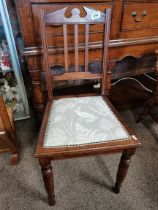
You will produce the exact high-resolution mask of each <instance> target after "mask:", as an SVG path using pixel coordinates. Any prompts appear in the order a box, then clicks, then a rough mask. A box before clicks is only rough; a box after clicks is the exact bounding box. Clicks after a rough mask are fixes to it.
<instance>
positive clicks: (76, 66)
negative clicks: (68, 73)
mask: <svg viewBox="0 0 158 210" xmlns="http://www.w3.org/2000/svg"><path fill="white" fill-rule="evenodd" d="M74 29H75V33H74V34H75V71H76V72H78V24H75V25H74Z"/></svg>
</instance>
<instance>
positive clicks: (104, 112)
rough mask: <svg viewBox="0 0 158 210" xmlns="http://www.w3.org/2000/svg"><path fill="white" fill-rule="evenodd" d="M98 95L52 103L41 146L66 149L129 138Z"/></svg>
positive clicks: (59, 100)
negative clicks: (66, 147)
mask: <svg viewBox="0 0 158 210" xmlns="http://www.w3.org/2000/svg"><path fill="white" fill-rule="evenodd" d="M129 138H130V135H129V133H128V132H127V131H126V129H125V128H124V127H123V125H122V124H121V123H120V121H119V120H118V119H117V117H116V116H115V115H114V114H113V112H112V111H111V109H110V108H109V106H108V105H107V103H106V102H105V101H104V100H103V98H102V97H101V96H90V97H77V98H64V99H58V100H54V101H53V103H52V107H51V110H50V115H49V120H48V124H47V128H46V134H45V140H44V147H65V146H76V145H84V144H91V143H101V142H109V141H121V140H126V139H129Z"/></svg>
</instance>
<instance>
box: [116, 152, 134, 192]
mask: <svg viewBox="0 0 158 210" xmlns="http://www.w3.org/2000/svg"><path fill="white" fill-rule="evenodd" d="M134 153H135V149H130V150H126V151H125V152H123V153H122V156H121V160H120V163H119V167H118V171H117V176H116V183H115V187H114V191H115V193H119V192H120V188H121V186H122V183H123V181H124V179H125V177H126V175H127V171H128V168H129V164H130V162H131V157H132V155H133V154H134Z"/></svg>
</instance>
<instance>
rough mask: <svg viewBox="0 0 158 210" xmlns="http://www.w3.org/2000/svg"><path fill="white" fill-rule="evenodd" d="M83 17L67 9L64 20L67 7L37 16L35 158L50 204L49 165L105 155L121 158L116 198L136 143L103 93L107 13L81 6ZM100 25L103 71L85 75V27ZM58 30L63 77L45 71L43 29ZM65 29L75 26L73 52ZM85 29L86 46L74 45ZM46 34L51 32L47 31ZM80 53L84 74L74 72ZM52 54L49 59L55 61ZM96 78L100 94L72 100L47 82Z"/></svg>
mask: <svg viewBox="0 0 158 210" xmlns="http://www.w3.org/2000/svg"><path fill="white" fill-rule="evenodd" d="M82 9H84V11H85V12H86V15H85V16H84V17H83V15H82V17H81V16H80V15H79V14H80V11H79V9H77V8H74V9H72V11H71V13H72V15H71V16H70V17H66V16H65V12H66V10H67V8H63V9H60V10H57V11H53V12H49V13H48V12H47V13H45V12H44V11H43V10H42V11H40V25H41V36H42V44H43V57H44V61H45V66H46V70H45V75H46V84H47V90H48V102H47V106H46V110H45V115H44V119H43V123H42V126H41V130H40V134H39V140H38V144H37V148H36V152H35V157H36V158H38V159H39V163H40V165H41V169H42V174H43V180H44V184H45V188H46V191H47V194H48V201H49V205H54V204H55V195H54V182H53V173H52V167H51V161H52V160H53V161H54V160H59V159H67V158H77V157H85V156H90V155H102V154H110V153H122V157H121V161H120V164H119V168H118V172H117V177H116V184H115V187H114V191H115V193H119V191H120V187H121V185H122V182H123V180H124V178H125V176H126V173H127V170H128V167H129V163H130V159H131V156H132V155H133V154H134V152H135V150H136V148H137V147H138V146H139V145H140V141H139V140H138V139H137V138H136V137H135V136H134V135H133V133H132V131H131V130H129V129H128V127H127V126H126V124H125V123H124V122H123V121H122V119H121V117H120V116H119V114H118V113H117V112H116V110H115V109H114V107H113V106H112V104H111V103H110V101H109V100H108V97H107V93H108V92H109V90H110V74H111V72H110V71H109V70H108V69H107V60H108V41H109V34H110V20H111V9H106V11H105V13H102V12H100V11H96V10H94V9H92V8H87V7H83V8H82ZM95 24H103V26H104V36H103V48H102V71H101V72H100V73H95V74H94V73H90V71H89V69H88V63H89V28H90V26H91V25H93V26H94V25H95ZM55 25H56V26H59V25H62V26H63V39H64V44H63V45H64V46H63V49H64V50H63V52H64V63H65V67H64V69H65V70H64V73H63V74H62V75H54V74H53V73H52V71H51V69H50V66H51V65H52V63H51V59H50V54H51V51H50V47H49V42H48V38H50V37H51V36H50V34H48V32H47V29H48V27H51V26H52V27H53V26H55ZM68 25H71V26H74V34H73V35H74V48H72V47H70V46H68V33H69V31H68ZM80 25H82V26H84V27H85V45H84V47H83V48H82V46H80V44H79V26H80ZM49 29H50V28H49ZM81 48H82V51H83V50H85V54H84V55H85V59H84V61H85V62H84V69H83V70H82V71H81V70H80V69H79V50H80V49H81ZM73 49H74V69H73V71H72V68H71V71H70V67H69V52H70V51H72V50H73ZM55 56H57V53H56V54H54V57H55ZM79 79H88V80H94V79H99V80H100V82H101V90H100V95H96V96H94V95H84V96H83V95H78V96H76V95H74V96H69V97H63V98H56V97H54V96H53V91H52V89H53V88H52V83H53V82H55V81H62V80H79Z"/></svg>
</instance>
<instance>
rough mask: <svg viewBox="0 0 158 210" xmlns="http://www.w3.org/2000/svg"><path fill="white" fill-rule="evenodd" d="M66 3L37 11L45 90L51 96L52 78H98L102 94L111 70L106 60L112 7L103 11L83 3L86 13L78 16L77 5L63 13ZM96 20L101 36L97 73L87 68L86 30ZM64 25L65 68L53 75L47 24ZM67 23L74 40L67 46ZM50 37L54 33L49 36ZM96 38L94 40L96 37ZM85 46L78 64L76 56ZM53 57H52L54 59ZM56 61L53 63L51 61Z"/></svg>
mask: <svg viewBox="0 0 158 210" xmlns="http://www.w3.org/2000/svg"><path fill="white" fill-rule="evenodd" d="M67 9H68V7H65V8H62V9H59V10H56V11H53V12H49V13H48V12H47V13H46V12H45V11H44V10H41V11H40V29H41V38H42V46H43V57H44V64H45V71H46V72H45V75H46V84H47V90H48V100H52V97H53V94H52V82H53V81H62V80H82V79H87V80H95V79H100V80H101V95H105V94H106V91H108V90H107V89H108V84H109V81H110V73H111V72H110V71H108V69H107V61H108V41H109V34H110V22H111V9H106V10H105V12H104V13H103V12H101V11H96V10H95V9H93V8H88V7H83V8H82V9H83V10H84V11H85V13H86V15H85V16H84V17H81V15H80V10H79V9H78V8H73V9H72V10H71V16H70V17H66V15H65V14H66V11H67ZM97 24H101V25H103V40H102V43H103V45H102V49H101V50H102V60H101V71H100V72H99V73H91V72H90V71H89V50H90V49H89V44H90V41H89V34H90V27H91V25H92V26H93V27H94V26H95V25H97ZM61 25H62V27H63V30H62V31H63V47H62V49H61V50H62V51H63V53H64V67H63V69H64V71H63V74H61V75H54V74H53V73H52V71H51V65H52V63H51V59H50V58H49V56H50V54H51V50H50V46H49V42H48V39H49V38H50V37H51V36H52V35H51V34H50V33H48V29H47V27H51V26H56V27H58V26H61ZM68 25H71V26H73V28H74V33H73V36H74V37H73V40H74V45H73V46H70V45H69V43H68V35H69V34H68V33H69V30H68ZM80 25H82V27H83V25H84V29H85V30H84V31H85V32H84V34H85V35H84V36H85V38H84V44H82V45H81V44H80V43H79V35H80V32H79V26H80ZM52 38H53V36H52ZM96 41H97V40H96ZM80 50H82V51H83V50H84V65H83V66H82V68H80V65H79V60H80V55H79V51H80ZM56 51H57V53H54V55H53V56H54V57H55V56H57V54H58V51H60V49H56ZM72 51H73V52H74V59H73V61H74V65H73V67H72V66H71V67H70V66H69V58H70V56H69V54H70V53H72ZM53 60H55V58H54V59H53ZM54 65H55V63H54Z"/></svg>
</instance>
